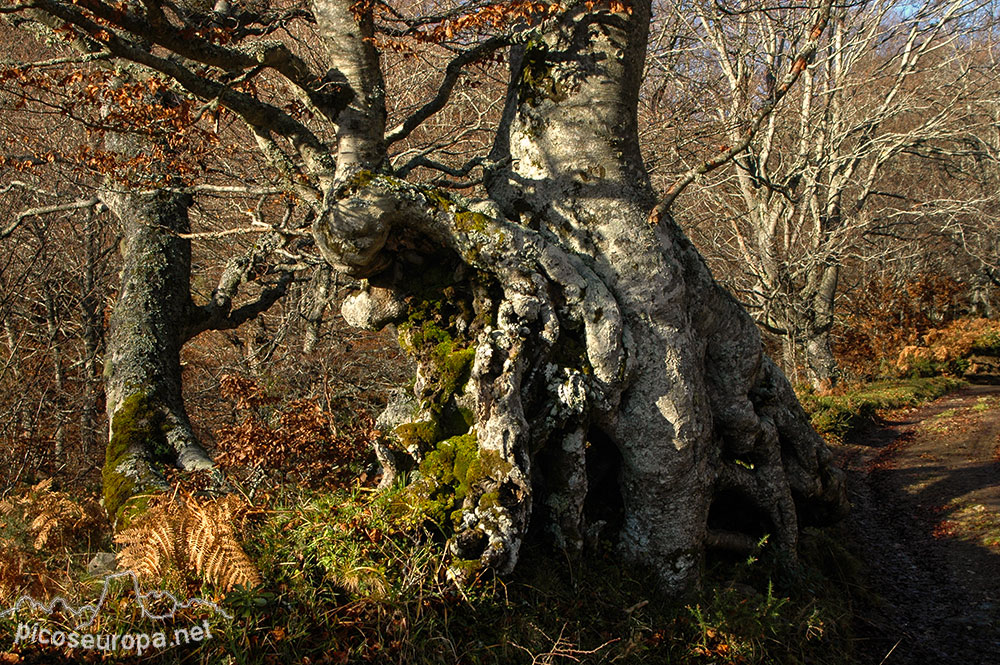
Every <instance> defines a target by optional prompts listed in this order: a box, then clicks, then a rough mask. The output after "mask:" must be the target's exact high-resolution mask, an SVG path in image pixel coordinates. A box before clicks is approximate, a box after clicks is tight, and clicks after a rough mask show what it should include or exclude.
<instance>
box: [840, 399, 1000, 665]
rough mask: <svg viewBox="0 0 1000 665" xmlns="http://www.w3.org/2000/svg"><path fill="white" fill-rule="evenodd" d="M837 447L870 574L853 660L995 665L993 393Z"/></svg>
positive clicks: (999, 643)
mask: <svg viewBox="0 0 1000 665" xmlns="http://www.w3.org/2000/svg"><path fill="white" fill-rule="evenodd" d="M839 452H840V454H841V455H842V464H843V465H844V468H845V470H846V471H847V472H848V477H849V489H850V492H851V501H852V503H853V505H854V510H853V511H852V515H851V517H850V518H849V524H848V527H849V529H850V531H851V533H852V534H854V537H855V538H856V543H855V545H856V546H857V549H858V550H859V552H860V554H861V557H862V558H863V560H864V561H865V564H866V568H867V571H866V578H867V584H866V587H867V588H866V589H865V590H862V593H861V594H860V595H861V596H865V597H867V598H869V600H867V601H865V602H864V605H865V606H864V607H861V608H858V610H859V616H860V618H859V620H858V622H857V625H856V628H855V630H856V633H857V637H858V640H859V641H858V651H859V654H860V656H861V657H860V659H859V662H860V663H864V664H866V665H867V664H868V663H870V664H871V665H880V664H881V663H885V665H904V664H906V665H950V664H952V663H954V664H956V665H957V664H961V665H1000V457H998V454H1000V387H998V386H976V387H972V388H969V389H966V390H963V391H960V392H957V393H953V394H952V395H949V396H946V397H944V398H942V399H940V400H938V401H936V402H934V403H932V404H929V405H926V406H923V407H919V408H917V409H910V410H904V411H897V412H893V413H890V414H888V415H887V416H886V418H885V421H884V423H883V424H882V425H881V426H879V427H873V428H871V429H869V430H868V431H866V432H863V433H861V434H860V435H858V436H857V437H855V439H854V440H853V441H851V442H848V443H846V444H844V445H843V446H840V447H839ZM868 592H870V596H869V595H868Z"/></svg>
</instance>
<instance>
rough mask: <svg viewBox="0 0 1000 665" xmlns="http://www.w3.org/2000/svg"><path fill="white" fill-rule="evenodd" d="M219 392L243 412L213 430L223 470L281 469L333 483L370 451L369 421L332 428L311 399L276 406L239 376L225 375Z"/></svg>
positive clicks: (306, 478)
mask: <svg viewBox="0 0 1000 665" xmlns="http://www.w3.org/2000/svg"><path fill="white" fill-rule="evenodd" d="M221 388H222V394H223V396H225V397H227V398H229V399H231V400H232V401H233V402H234V404H235V407H236V410H237V411H239V412H242V413H243V419H242V421H241V422H240V423H239V424H238V425H231V426H223V427H220V428H219V429H218V430H217V431H216V437H217V439H218V446H219V447H218V451H217V454H216V461H217V462H219V464H221V465H223V466H229V467H239V468H244V469H256V468H261V469H269V470H279V471H285V472H288V473H292V474H294V475H295V476H297V477H298V478H300V479H302V480H304V481H306V482H308V483H317V482H339V481H342V480H344V479H345V478H346V477H347V476H349V475H350V473H351V469H350V468H349V465H350V463H351V462H355V461H357V460H358V459H359V458H360V457H361V456H363V455H364V454H366V453H367V452H368V451H370V450H372V444H373V442H374V439H375V437H376V436H377V431H376V430H375V428H374V425H373V424H372V423H371V421H370V420H361V421H359V422H356V423H351V424H349V425H345V426H344V427H342V428H340V429H338V428H337V427H336V426H335V425H334V419H333V415H332V414H331V413H329V412H327V411H325V410H324V409H323V408H322V407H320V405H319V404H318V403H317V402H316V400H312V399H297V400H293V401H291V402H288V403H286V404H278V400H277V399H276V398H273V397H270V396H268V395H267V394H266V391H265V390H263V389H262V388H261V386H260V385H259V384H258V383H256V382H255V381H253V380H251V379H248V378H245V377H238V376H233V375H226V376H224V377H223V378H222V381H221Z"/></svg>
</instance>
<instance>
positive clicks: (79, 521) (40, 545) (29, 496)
mask: <svg viewBox="0 0 1000 665" xmlns="http://www.w3.org/2000/svg"><path fill="white" fill-rule="evenodd" d="M18 510H20V514H21V516H22V517H23V519H24V521H25V522H27V523H28V533H29V534H30V535H31V536H33V537H34V542H33V543H32V544H33V546H34V548H35V549H36V550H41V549H44V548H45V547H46V545H49V544H50V543H52V542H56V543H58V544H61V545H64V544H66V541H67V540H69V539H72V538H76V537H79V536H82V535H84V534H87V533H93V532H96V531H98V530H100V528H101V526H102V524H103V522H104V511H103V510H102V509H101V506H100V504H99V503H98V502H97V501H95V500H94V499H93V498H89V497H87V498H83V499H75V498H73V497H71V496H70V495H69V494H67V493H66V492H61V491H55V490H53V489H52V479H51V478H48V479H46V480H43V481H42V482H40V483H38V484H36V485H34V486H32V487H31V488H30V489H29V490H28V491H27V492H25V494H24V495H23V496H21V497H18V498H16V499H14V498H10V499H6V500H4V501H2V502H0V515H9V514H11V513H14V512H15V511H18Z"/></svg>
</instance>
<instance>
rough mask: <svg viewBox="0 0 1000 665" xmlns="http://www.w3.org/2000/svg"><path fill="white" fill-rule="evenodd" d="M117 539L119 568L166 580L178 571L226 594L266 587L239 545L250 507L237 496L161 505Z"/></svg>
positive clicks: (157, 504) (169, 502)
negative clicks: (173, 570) (171, 570)
mask: <svg viewBox="0 0 1000 665" xmlns="http://www.w3.org/2000/svg"><path fill="white" fill-rule="evenodd" d="M161 501H162V502H158V503H156V505H155V506H154V507H152V508H150V509H149V510H147V511H146V512H145V513H144V514H142V515H141V516H139V517H137V518H136V519H135V520H134V521H133V522H132V526H130V527H129V528H128V529H125V530H123V531H122V532H120V533H119V534H118V535H116V536H115V542H117V543H120V544H121V545H123V547H122V550H121V552H120V553H119V555H118V562H119V567H121V568H122V569H128V570H132V571H134V572H135V573H136V574H137V575H139V576H140V577H142V578H145V579H160V578H162V577H163V575H164V574H165V572H166V571H167V569H168V568H170V567H174V568H177V569H179V570H181V571H183V572H187V573H192V574H194V575H196V576H198V577H201V578H202V579H204V580H206V581H208V582H211V583H213V584H217V585H218V586H220V587H221V588H223V589H225V590H227V591H228V590H229V589H232V588H233V587H234V586H236V585H243V586H246V587H252V586H257V585H259V584H260V583H261V579H260V573H259V572H258V571H257V568H256V567H255V566H254V564H253V562H252V561H251V560H250V557H248V556H247V554H246V552H244V551H243V548H242V546H241V545H240V543H239V540H238V539H237V536H236V533H237V529H238V528H239V529H241V530H242V527H243V526H244V522H243V520H244V519H245V516H246V515H247V513H248V511H249V509H250V507H249V506H248V505H247V504H246V503H244V502H243V501H242V500H241V499H239V498H238V497H236V496H234V495H228V496H225V497H222V498H220V499H215V500H212V501H199V500H197V499H195V498H193V497H190V496H188V497H184V498H181V499H175V500H161Z"/></svg>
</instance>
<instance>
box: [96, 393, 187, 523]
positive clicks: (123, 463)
mask: <svg viewBox="0 0 1000 665" xmlns="http://www.w3.org/2000/svg"><path fill="white" fill-rule="evenodd" d="M170 429H171V425H170V424H169V423H168V422H166V419H165V418H164V417H163V412H162V411H161V410H160V409H158V408H156V405H155V404H154V402H153V400H152V398H151V397H150V395H149V392H148V391H145V390H137V391H136V392H133V393H132V394H131V395H129V396H128V397H126V398H125V399H124V400H123V401H122V403H121V406H119V407H118V410H117V411H116V412H115V415H114V419H113V420H112V423H111V440H110V441H109V442H108V446H107V449H106V451H105V458H104V469H103V472H102V486H103V494H104V509H105V510H106V511H107V512H108V516H109V517H110V518H111V520H112V522H113V523H115V524H116V526H117V528H121V527H122V526H123V525H125V524H126V523H127V521H128V519H129V518H130V516H134V515H136V514H138V513H140V512H141V511H142V510H144V509H145V505H146V502H147V501H148V499H147V498H145V497H142V496H137V495H138V494H139V493H141V492H144V491H147V490H148V489H149V488H148V487H143V486H139V485H137V484H136V480H135V479H136V478H140V479H141V478H149V477H151V476H152V475H153V474H154V473H155V471H154V470H153V468H152V467H151V464H152V463H154V462H163V461H166V460H168V459H170V457H171V455H172V451H171V449H170V445H169V443H168V442H167V433H168V432H169V431H170ZM128 467H131V469H130V471H131V472H130V473H127V474H126V473H125V471H126V469H127V468H128Z"/></svg>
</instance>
